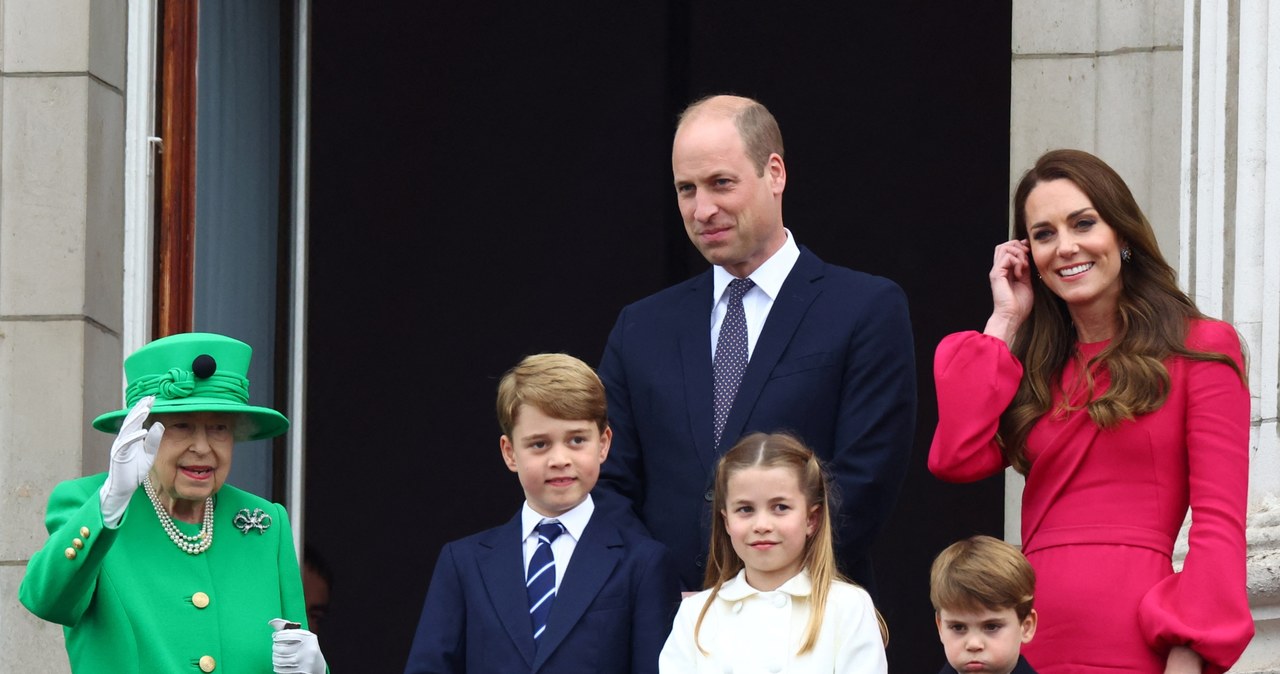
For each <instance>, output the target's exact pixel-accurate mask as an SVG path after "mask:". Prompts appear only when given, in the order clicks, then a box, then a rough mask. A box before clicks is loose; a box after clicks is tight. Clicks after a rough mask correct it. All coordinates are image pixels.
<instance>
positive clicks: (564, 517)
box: [520, 494, 596, 541]
mask: <svg viewBox="0 0 1280 674" xmlns="http://www.w3.org/2000/svg"><path fill="white" fill-rule="evenodd" d="M595 510H596V504H595V502H594V501H592V500H591V494H587V498H586V499H584V500H583V501H582V503H579V504H578V505H576V506H574V507H573V508H572V509H570V510H569V511H568V512H566V513H563V514H561V515H559V516H557V517H546V516H544V515H540V514H538V512H537V511H535V510H534V509H533V508H530V507H529V502H528V501H525V502H524V507H523V508H521V509H520V533H521V540H524V539H528V538H529V537H530V536H537V535H538V534H537V532H535V531H534V528H535V527H537V526H538V524H539V523H541V522H542V520H555V521H557V522H559V523H561V524H563V525H564V529H565V531H566V532H568V534H569V535H570V536H573V540H575V541H580V540H582V532H583V530H585V529H586V528H587V522H589V521H591V513H593V512H595Z"/></svg>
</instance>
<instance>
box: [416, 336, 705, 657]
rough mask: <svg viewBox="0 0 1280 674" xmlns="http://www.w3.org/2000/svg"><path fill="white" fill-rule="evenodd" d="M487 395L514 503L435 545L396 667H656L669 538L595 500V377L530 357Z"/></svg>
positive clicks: (606, 433)
mask: <svg viewBox="0 0 1280 674" xmlns="http://www.w3.org/2000/svg"><path fill="white" fill-rule="evenodd" d="M497 407H498V423H499V425H500V426H501V427H502V433H503V435H502V437H501V439H500V440H499V444H500V446H501V448H502V458H503V460H504V461H505V462H506V464H507V468H509V469H511V471H512V472H514V473H516V474H517V475H518V476H519V478H520V485H521V486H522V487H523V488H524V494H525V503H524V506H523V507H522V508H521V510H520V512H519V513H517V514H516V516H515V518H513V519H512V520H511V521H510V522H508V523H506V524H504V525H502V526H499V527H495V528H493V529H489V530H487V531H483V532H480V533H478V534H474V535H472V536H468V537H467V538H464V539H462V540H459V541H454V542H452V543H449V544H448V545H446V546H445V547H444V549H443V550H441V552H440V558H439V560H438V561H437V562H436V568H435V573H434V574H433V575H432V577H431V585H430V587H429V588H428V590H427V598H426V601H425V602H424V604H423V607H422V618H421V620H419V622H418V630H417V634H416V635H415V636H414V639H413V647H412V648H411V650H410V652H409V662H408V664H407V665H406V666H405V674H419V673H425V672H432V673H436V672H467V671H470V672H504V673H505V672H556V673H557V674H558V673H561V672H584V673H586V672H590V673H591V674H595V673H597V672H657V671H658V652H659V651H661V650H662V644H663V642H664V641H665V640H666V638H667V634H668V633H669V632H670V631H671V620H672V617H673V615H674V612H675V608H676V605H677V604H678V603H679V601H680V588H679V582H678V580H677V579H676V574H675V570H674V567H673V565H672V563H671V561H670V559H669V557H668V554H667V551H666V548H664V547H663V546H662V545H660V544H659V543H656V542H655V541H653V540H651V539H649V538H646V537H643V536H642V535H640V534H637V533H635V532H634V530H633V529H630V528H628V529H623V528H620V527H618V526H617V525H615V524H614V522H613V521H611V520H610V519H609V517H608V515H607V514H606V513H604V512H601V511H597V510H596V508H595V503H594V502H593V501H592V499H591V490H592V489H593V488H594V487H595V484H596V479H597V478H598V477H599V475H600V464H601V463H603V462H604V460H605V458H606V457H607V456H608V455H609V443H610V440H611V439H612V437H613V433H612V431H611V430H610V429H609V425H608V412H607V404H606V402H605V392H604V386H603V384H601V383H600V379H599V378H598V377H597V376H596V374H595V372H593V371H592V369H591V368H590V367H589V366H588V365H587V364H586V363H583V362H582V361H580V360H578V359H577V358H574V357H572V356H567V355H564V354H540V355H535V356H529V357H527V358H525V359H524V360H522V361H520V364H518V365H516V366H515V367H514V368H512V369H511V370H510V371H508V372H507V373H506V374H505V375H504V376H503V377H502V381H501V382H500V383H499V384H498V405H497Z"/></svg>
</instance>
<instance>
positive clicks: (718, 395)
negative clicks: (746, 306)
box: [711, 278, 755, 447]
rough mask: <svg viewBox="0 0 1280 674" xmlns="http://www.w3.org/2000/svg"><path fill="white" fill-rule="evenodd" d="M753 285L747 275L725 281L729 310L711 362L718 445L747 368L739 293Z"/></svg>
mask: <svg viewBox="0 0 1280 674" xmlns="http://www.w3.org/2000/svg"><path fill="white" fill-rule="evenodd" d="M754 286H755V281H752V280H751V279H749V278H748V279H743V278H736V279H734V280H732V281H730V282H729V310H728V311H726V312H725V314H724V321H723V322H722V323H720V335H719V336H718V337H717V338H716V357H715V359H714V360H713V361H712V362H711V369H712V371H713V373H714V377H715V393H714V400H713V404H714V408H713V409H712V411H711V421H712V423H713V424H714V426H715V446H717V447H719V446H720V435H721V434H722V433H724V422H725V420H726V419H728V418H729V409H730V408H731V407H733V399H734V398H736V397H737V396H738V385H739V384H741V383H742V373H743V372H746V371H747V314H746V312H745V311H743V309H742V296H743V295H746V294H747V291H748V290H751V288H752V287H754Z"/></svg>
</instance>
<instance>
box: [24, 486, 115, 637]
mask: <svg viewBox="0 0 1280 674" xmlns="http://www.w3.org/2000/svg"><path fill="white" fill-rule="evenodd" d="M104 481H106V474H105V473H102V474H99V475H92V476H89V477H85V478H81V479H78V480H70V481H68V482H63V483H61V484H59V485H58V486H57V487H54V489H53V493H52V494H50V495H49V507H48V510H46V512H45V529H46V530H48V532H49V539H48V540H47V541H45V544H44V547H42V548H40V550H38V551H37V552H36V553H35V554H34V555H32V556H31V561H29V562H28V563H27V573H26V575H25V576H24V577H23V579H22V586H21V587H20V588H19V590H18V599H19V600H20V601H21V602H22V605H23V606H26V607H27V610H29V611H31V612H32V613H34V614H35V615H36V616H39V617H40V618H43V619H44V620H48V621H50V622H55V623H59V624H62V625H66V626H67V627H73V626H75V625H76V624H77V623H78V622H79V621H80V618H81V616H83V615H84V612H85V610H86V609H87V608H88V607H89V604H90V602H91V601H92V600H93V593H94V590H95V589H96V588H97V585H98V575H99V573H101V571H102V562H103V559H105V558H106V555H107V551H109V550H110V549H111V544H112V543H113V542H114V541H115V539H116V534H117V533H118V531H119V530H118V528H117V529H109V528H107V526H106V525H105V524H104V523H103V521H102V506H101V505H100V503H99V500H98V490H99V489H100V488H101V486H102V483H103V482H104ZM120 525H121V526H123V525H124V520H123V519H122V520H121V522H120Z"/></svg>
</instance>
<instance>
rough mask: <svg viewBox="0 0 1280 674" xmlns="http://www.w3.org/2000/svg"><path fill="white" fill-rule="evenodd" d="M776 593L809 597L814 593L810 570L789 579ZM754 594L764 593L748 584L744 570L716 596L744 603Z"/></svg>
mask: <svg viewBox="0 0 1280 674" xmlns="http://www.w3.org/2000/svg"><path fill="white" fill-rule="evenodd" d="M774 592H783V593H786V594H789V595H791V596H793V597H807V596H809V594H810V593H812V592H813V582H812V581H811V580H809V572H808V570H806V569H801V570H800V573H797V574H796V575H794V576H792V577H791V578H789V579H787V582H785V583H783V584H782V585H780V586H778V589H776V590H774ZM753 594H763V593H762V592H761V591H760V590H757V589H755V588H754V587H751V586H750V585H748V584H747V571H746V569H743V570H742V571H739V572H738V575H736V576H734V577H733V578H731V579H729V580H728V581H726V582H725V584H724V585H722V586H721V587H720V593H719V594H718V595H716V596H717V598H719V599H723V600H725V601H742V600H743V599H746V598H747V597H750V596H751V595H753Z"/></svg>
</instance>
